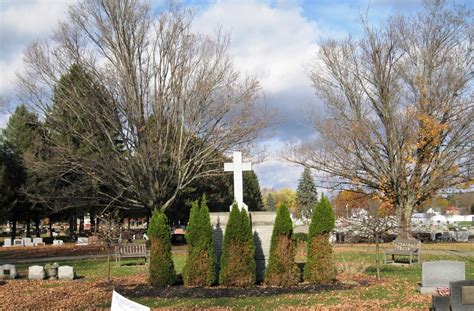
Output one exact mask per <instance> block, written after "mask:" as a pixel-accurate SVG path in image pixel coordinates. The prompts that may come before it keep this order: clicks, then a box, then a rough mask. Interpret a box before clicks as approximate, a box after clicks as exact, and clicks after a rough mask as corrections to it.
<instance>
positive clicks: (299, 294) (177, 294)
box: [0, 243, 474, 310]
mask: <svg viewBox="0 0 474 311" xmlns="http://www.w3.org/2000/svg"><path fill="white" fill-rule="evenodd" d="M383 247H385V248H389V247H390V244H385V245H384V246H383ZM15 249H17V250H15ZM298 249H299V251H298V261H299V262H304V260H305V254H304V249H305V246H304V245H303V244H300V245H299V248H298ZM25 251H27V252H25ZM94 254H95V255H96V256H97V257H100V258H98V259H91V258H88V257H94ZM61 255H63V256H64V257H63V258H64V259H65V260H63V261H58V263H60V264H61V265H71V266H73V267H75V270H76V274H77V275H78V276H79V278H78V279H77V280H74V281H59V280H42V281H37V280H35V281H32V280H27V277H26V275H27V269H28V266H31V265H34V264H40V265H44V264H46V263H48V261H44V259H39V258H38V257H45V256H55V257H56V256H61ZM334 255H335V259H336V262H337V266H338V270H339V271H338V277H337V283H336V284H334V285H327V286H322V285H314V286H310V285H305V284H302V283H301V284H300V286H298V287H295V288H271V287H265V286H255V287H252V288H246V289H238V288H224V287H218V286H216V287H211V288H184V287H183V286H182V285H176V286H173V287H169V288H165V289H154V288H152V287H151V286H149V285H148V284H147V270H146V268H147V266H145V265H144V264H143V259H136V260H135V259H127V260H123V261H122V265H121V266H116V264H115V262H114V261H112V265H111V267H112V270H111V272H112V282H111V283H108V282H107V261H106V259H104V249H100V248H97V247H96V248H88V247H87V246H86V247H84V246H83V247H79V248H77V247H74V246H72V245H64V246H57V247H53V246H44V247H38V248H35V249H28V250H26V249H24V248H23V249H22V250H21V251H18V248H9V249H5V248H3V249H0V262H1V263H2V264H3V263H13V264H15V263H16V261H15V260H17V261H18V262H21V261H22V260H23V261H26V260H28V263H25V262H24V263H18V264H17V268H19V272H20V276H21V277H20V279H17V280H7V281H4V282H3V283H2V284H1V285H0V303H1V306H0V309H1V310H25V309H30V310H31V309H35V310H50V309H56V310H58V309H68V310H84V309H108V308H110V303H111V296H112V289H115V290H116V291H118V292H119V293H120V294H122V295H124V296H125V297H127V298H130V299H132V300H134V301H136V302H138V303H141V304H144V305H147V306H149V307H151V308H152V309H167V310H174V309H176V310H178V309H179V310H183V309H185V310H186V309H188V310H191V309H212V310H229V309H231V310H275V309H282V310H390V309H392V310H428V308H429V306H430V304H431V296H430V295H421V294H419V293H418V292H417V290H416V289H417V284H418V283H419V282H420V280H421V266H420V265H417V264H414V265H412V266H409V265H407V264H394V265H393V264H389V265H382V270H381V276H382V279H381V280H380V281H377V280H376V278H375V253H374V245H368V244H353V245H350V244H338V245H336V246H335V247H334ZM173 259H174V263H175V268H176V270H177V272H178V273H180V272H181V271H182V268H183V266H184V264H185V261H186V247H183V246H180V247H173ZM380 259H381V262H382V263H383V258H382V256H381V257H380ZM35 260H37V261H38V262H36V261H35ZM431 260H459V261H464V262H465V263H466V279H474V244H473V243H437V244H423V245H422V254H421V261H422V262H423V261H431Z"/></svg>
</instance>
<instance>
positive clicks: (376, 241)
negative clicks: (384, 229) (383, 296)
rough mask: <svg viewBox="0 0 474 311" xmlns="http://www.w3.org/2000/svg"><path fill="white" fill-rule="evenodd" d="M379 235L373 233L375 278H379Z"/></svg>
mask: <svg viewBox="0 0 474 311" xmlns="http://www.w3.org/2000/svg"><path fill="white" fill-rule="evenodd" d="M379 240H380V235H379V234H378V233H377V234H375V256H376V257H375V266H376V267H377V280H380V259H379V252H380V244H379Z"/></svg>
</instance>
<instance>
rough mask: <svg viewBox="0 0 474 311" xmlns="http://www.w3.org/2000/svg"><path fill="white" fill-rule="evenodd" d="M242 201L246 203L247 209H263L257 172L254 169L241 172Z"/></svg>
mask: <svg viewBox="0 0 474 311" xmlns="http://www.w3.org/2000/svg"><path fill="white" fill-rule="evenodd" d="M243 192H244V202H245V203H246V204H247V205H248V207H249V211H261V210H263V200H262V194H261V192H260V185H259V183H258V177H257V174H255V172H254V171H248V172H244V173H243Z"/></svg>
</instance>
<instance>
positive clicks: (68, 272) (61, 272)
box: [58, 266, 76, 280]
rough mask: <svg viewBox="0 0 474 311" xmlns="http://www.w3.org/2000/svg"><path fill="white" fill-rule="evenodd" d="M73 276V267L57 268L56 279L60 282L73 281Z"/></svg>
mask: <svg viewBox="0 0 474 311" xmlns="http://www.w3.org/2000/svg"><path fill="white" fill-rule="evenodd" d="M75 276H76V274H75V273H74V267H71V266H60V267H59V268H58V279H60V280H74V278H75Z"/></svg>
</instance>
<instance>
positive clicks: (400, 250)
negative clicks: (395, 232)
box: [384, 239, 421, 265]
mask: <svg viewBox="0 0 474 311" xmlns="http://www.w3.org/2000/svg"><path fill="white" fill-rule="evenodd" d="M420 246H421V242H420V241H418V240H401V239H400V240H399V239H397V240H395V241H393V242H392V249H386V250H385V251H384V262H385V264H387V256H391V258H392V261H391V262H395V256H406V257H409V261H408V262H409V264H410V265H411V263H412V262H413V261H414V260H415V259H416V261H417V263H419V262H420Z"/></svg>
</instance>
